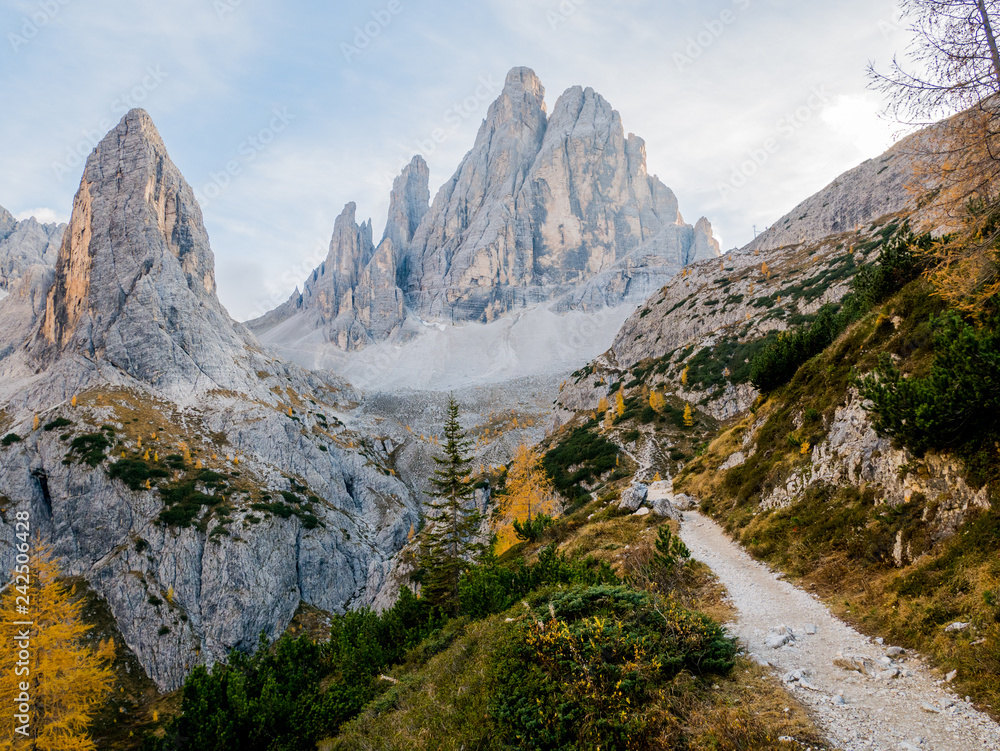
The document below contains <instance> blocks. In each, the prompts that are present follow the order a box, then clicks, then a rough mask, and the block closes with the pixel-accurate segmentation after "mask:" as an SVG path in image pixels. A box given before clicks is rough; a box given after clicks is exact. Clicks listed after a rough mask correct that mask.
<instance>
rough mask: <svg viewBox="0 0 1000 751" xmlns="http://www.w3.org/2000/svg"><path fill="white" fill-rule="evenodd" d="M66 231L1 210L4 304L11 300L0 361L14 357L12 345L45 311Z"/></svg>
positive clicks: (0, 280) (0, 337)
mask: <svg viewBox="0 0 1000 751" xmlns="http://www.w3.org/2000/svg"><path fill="white" fill-rule="evenodd" d="M65 228H66V225H57V224H41V223H40V222H38V221H37V220H36V219H35V218H34V217H30V218H28V219H26V220H24V221H22V222H18V221H16V220H15V219H14V217H12V216H11V215H10V212H8V211H7V210H6V209H4V208H3V207H2V206H0V304H2V302H3V301H4V299H8V302H7V309H8V314H7V316H6V318H5V330H4V331H3V332H0V359H2V358H4V357H6V356H7V355H8V354H10V352H9V348H10V346H11V345H10V344H9V343H8V342H14V341H23V339H24V338H25V337H26V336H27V335H28V334H29V332H30V331H31V330H32V326H33V325H34V324H35V323H36V322H37V320H38V317H39V316H40V315H41V313H42V311H43V310H44V307H45V295H46V293H47V291H48V288H49V285H50V284H51V283H52V276H53V273H54V269H55V264H56V257H57V256H58V253H59V242H60V239H61V238H62V234H63V231H64V230H65Z"/></svg>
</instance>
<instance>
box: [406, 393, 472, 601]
mask: <svg viewBox="0 0 1000 751" xmlns="http://www.w3.org/2000/svg"><path fill="white" fill-rule="evenodd" d="M444 439H445V443H444V456H443V457H437V456H436V457H434V462H435V463H436V464H437V467H438V468H437V470H436V471H435V472H434V476H433V477H432V478H431V486H432V487H433V490H432V491H431V495H433V496H434V498H435V499H436V500H434V501H431V503H430V504H429V505H430V509H431V511H430V513H429V515H428V523H427V531H426V533H425V534H426V546H425V550H424V554H423V556H422V558H423V560H422V564H423V568H424V569H425V571H426V574H425V577H424V583H423V590H422V593H423V596H424V597H426V598H427V600H428V601H430V602H432V603H434V604H435V605H440V606H441V607H442V608H444V609H445V610H448V611H451V612H455V611H456V610H457V607H458V583H459V580H460V579H461V577H462V573H463V572H464V571H465V570H467V569H468V567H469V565H470V564H471V563H473V562H475V561H476V560H477V559H478V558H481V557H482V556H483V554H484V553H485V552H486V551H485V546H484V545H483V544H481V543H479V542H477V539H476V538H477V535H478V533H479V527H480V523H481V522H482V514H480V513H479V509H477V508H476V506H475V502H474V498H475V487H474V484H473V482H472V478H471V477H470V476H469V467H470V465H471V464H472V460H471V459H470V458H469V455H468V451H469V447H470V446H471V441H469V440H468V438H466V435H465V431H463V430H462V426H461V425H460V424H459V421H458V403H457V402H456V401H455V399H454V397H452V398H450V399H449V400H448V419H447V421H446V422H445V425H444Z"/></svg>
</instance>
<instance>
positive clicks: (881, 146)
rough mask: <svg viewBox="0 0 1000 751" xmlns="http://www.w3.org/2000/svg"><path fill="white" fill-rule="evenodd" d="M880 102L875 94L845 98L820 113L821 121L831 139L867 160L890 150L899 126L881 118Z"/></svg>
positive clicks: (838, 99) (844, 96)
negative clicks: (832, 137) (850, 147)
mask: <svg viewBox="0 0 1000 751" xmlns="http://www.w3.org/2000/svg"><path fill="white" fill-rule="evenodd" d="M881 112H882V101H881V100H880V99H879V98H878V97H877V96H876V95H874V94H869V93H865V94H844V95H841V96H838V97H836V98H835V99H834V100H833V102H832V103H831V104H830V105H829V106H828V107H827V108H826V109H824V110H823V114H822V116H821V117H822V120H823V122H824V123H826V124H827V125H828V126H830V128H831V129H833V131H834V135H835V136H837V137H838V138H840V139H841V140H843V141H846V142H847V143H850V144H851V145H853V146H854V147H855V148H856V149H857V150H858V154H859V155H861V156H863V157H864V158H866V159H867V158H870V157H873V156H876V155H878V154H881V153H882V152H883V151H885V150H886V149H887V148H889V147H890V146H891V145H892V143H893V141H894V139H895V136H896V135H897V130H898V126H896V125H895V124H894V123H890V122H889V121H888V120H886V119H884V118H882V117H881Z"/></svg>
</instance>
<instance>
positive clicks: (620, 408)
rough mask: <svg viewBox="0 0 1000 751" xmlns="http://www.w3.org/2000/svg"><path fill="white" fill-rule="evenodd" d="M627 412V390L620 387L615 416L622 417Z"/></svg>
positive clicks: (616, 395) (616, 399) (616, 398)
mask: <svg viewBox="0 0 1000 751" xmlns="http://www.w3.org/2000/svg"><path fill="white" fill-rule="evenodd" d="M624 414H625V391H624V390H623V389H619V390H618V393H617V394H615V416H616V417H621V416H622V415H624Z"/></svg>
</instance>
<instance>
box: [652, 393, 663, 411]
mask: <svg viewBox="0 0 1000 751" xmlns="http://www.w3.org/2000/svg"><path fill="white" fill-rule="evenodd" d="M666 404H667V398H666V397H665V396H664V395H663V394H661V393H660V392H659V391H650V392H649V406H650V407H652V408H653V409H655V410H656V411H657V412H659V411H660V410H662V409H663V408H664V407H665V406H666Z"/></svg>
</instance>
